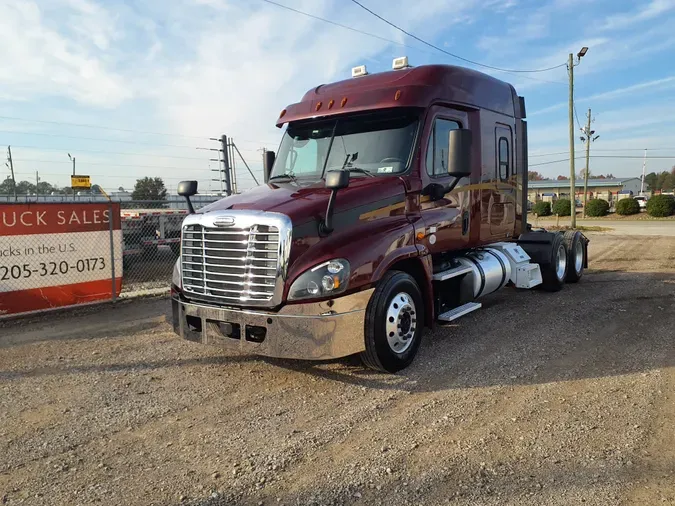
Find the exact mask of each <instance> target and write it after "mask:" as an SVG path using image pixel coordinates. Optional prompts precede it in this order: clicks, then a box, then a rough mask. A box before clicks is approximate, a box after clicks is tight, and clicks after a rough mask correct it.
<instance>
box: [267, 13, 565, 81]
mask: <svg viewBox="0 0 675 506" xmlns="http://www.w3.org/2000/svg"><path fill="white" fill-rule="evenodd" d="M262 1H263V2H266V3H268V4H271V5H276V6H277V7H281V8H282V9H286V10H288V11H291V12H295V13H296V14H301V15H303V16H307V17H308V18H312V19H316V20H318V21H323V22H324V23H328V24H330V25H333V26H338V27H340V28H344V29H345V30H349V31H352V32H356V33H360V34H362V35H367V36H368V37H373V38H375V39H378V40H382V41H384V42H389V43H390V44H395V45H397V46H402V47H408V48H410V49H414V50H415V51H420V52H422V53H426V54H432V55H434V54H436V53H433V52H431V51H425V50H423V49H420V48H418V47H415V46H411V45H410V44H405V43H404V42H399V41H396V40H392V39H387V38H386V37H381V36H379V35H375V34H374V33H370V32H366V31H364V30H359V29H358V28H354V27H351V26H347V25H343V24H341V23H336V22H335V21H331V20H330V19H326V18H322V17H319V16H315V15H314V14H310V13H309V12H304V11H301V10H298V9H294V8H293V7H289V6H287V5H283V4H280V3H277V2H274V1H272V0H262ZM412 37H414V36H412ZM415 38H416V37H415ZM422 42H424V41H422ZM424 43H425V44H427V43H426V42H424ZM427 45H429V44H427ZM431 47H433V48H434V49H436V50H439V51H441V52H443V53H446V54H450V56H454V57H456V58H459V59H461V60H464V61H467V62H470V63H473V62H471V60H466V59H465V58H462V57H460V56H456V55H453V54H452V53H448V52H447V51H444V50H443V49H440V48H437V47H436V46H433V45H432V46H431ZM474 64H475V65H479V66H483V67H487V68H492V69H493V70H499V71H501V72H506V73H512V72H511V71H508V70H502V69H498V68H497V67H490V66H488V65H482V64H480V63H474ZM563 65H564V64H563ZM553 68H557V67H553ZM518 72H524V71H518ZM520 77H522V78H524V79H529V80H531V81H539V82H542V83H549V84H564V85H566V84H567V83H563V82H561V81H550V80H547V79H538V78H535V77H532V76H525V75H521V76H520Z"/></svg>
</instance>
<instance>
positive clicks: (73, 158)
mask: <svg viewBox="0 0 675 506" xmlns="http://www.w3.org/2000/svg"><path fill="white" fill-rule="evenodd" d="M68 158H70V159H71V160H72V162H73V176H74V175H75V157H74V156H70V153H68Z"/></svg>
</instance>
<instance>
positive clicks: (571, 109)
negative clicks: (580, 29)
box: [567, 46, 588, 228]
mask: <svg viewBox="0 0 675 506" xmlns="http://www.w3.org/2000/svg"><path fill="white" fill-rule="evenodd" d="M587 52H588V48H587V47H586V46H584V47H582V48H581V50H580V51H579V52H578V53H577V65H579V62H580V61H581V58H583V57H584V56H585V55H586V53H587ZM567 73H568V74H569V78H570V84H569V104H568V106H569V124H570V126H569V130H570V206H571V219H572V220H571V227H572V228H576V227H577V200H576V173H575V168H574V55H573V54H572V53H570V55H569V59H568V60H567Z"/></svg>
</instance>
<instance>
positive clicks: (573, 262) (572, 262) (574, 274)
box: [565, 230, 586, 283]
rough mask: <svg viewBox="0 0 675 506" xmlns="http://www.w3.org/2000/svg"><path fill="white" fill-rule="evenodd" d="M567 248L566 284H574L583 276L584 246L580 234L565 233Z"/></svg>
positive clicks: (576, 232)
mask: <svg viewBox="0 0 675 506" xmlns="http://www.w3.org/2000/svg"><path fill="white" fill-rule="evenodd" d="M565 245H566V246H567V276H566V277H565V281H566V282H567V283H576V282H578V281H579V280H580V279H581V277H582V276H583V275H584V266H585V265H586V244H585V241H584V237H583V236H582V235H581V232H579V231H576V230H568V231H567V232H565Z"/></svg>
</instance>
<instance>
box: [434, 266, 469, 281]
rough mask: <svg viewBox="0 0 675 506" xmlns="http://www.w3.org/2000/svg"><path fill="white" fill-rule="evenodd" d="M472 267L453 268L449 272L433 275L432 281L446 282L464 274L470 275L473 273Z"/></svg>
mask: <svg viewBox="0 0 675 506" xmlns="http://www.w3.org/2000/svg"><path fill="white" fill-rule="evenodd" d="M471 270H472V269H471V267H465V266H464V265H460V266H458V267H453V268H452V269H448V270H447V271H441V272H437V273H436V274H434V275H433V277H432V279H433V280H434V281H445V280H446V279H450V278H456V277H457V276H462V275H464V274H469V273H470V272H471Z"/></svg>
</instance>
